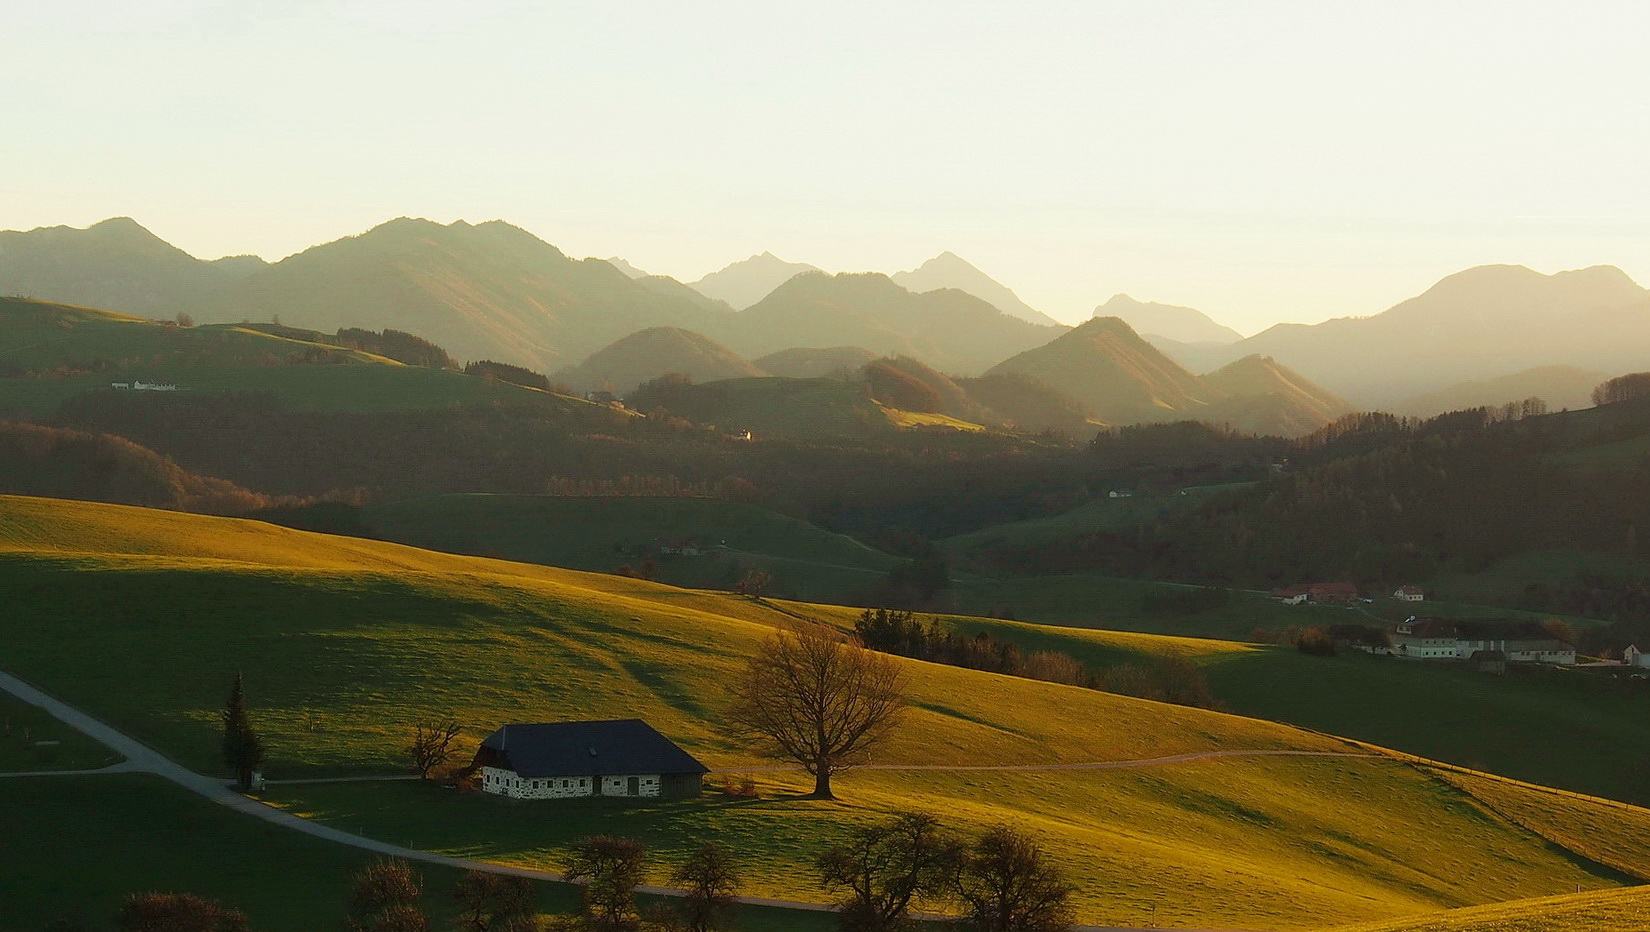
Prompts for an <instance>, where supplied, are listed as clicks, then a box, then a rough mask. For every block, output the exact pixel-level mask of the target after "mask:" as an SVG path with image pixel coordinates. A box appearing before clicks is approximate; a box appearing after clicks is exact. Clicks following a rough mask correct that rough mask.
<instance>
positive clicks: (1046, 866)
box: [956, 825, 1076, 932]
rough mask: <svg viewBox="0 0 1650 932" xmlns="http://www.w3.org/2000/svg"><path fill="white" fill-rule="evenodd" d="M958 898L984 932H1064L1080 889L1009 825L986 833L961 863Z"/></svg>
mask: <svg viewBox="0 0 1650 932" xmlns="http://www.w3.org/2000/svg"><path fill="white" fill-rule="evenodd" d="M956 887H957V895H958V897H960V898H961V899H962V901H963V902H964V903H965V904H967V906H968V920H969V922H970V923H971V927H972V928H975V929H978V930H980V932H1065V930H1068V929H1070V928H1071V924H1072V921H1073V915H1072V909H1071V895H1072V894H1073V893H1074V892H1076V888H1075V887H1073V886H1072V885H1071V884H1069V883H1067V882H1066V879H1065V877H1064V876H1063V875H1062V874H1061V873H1060V869H1059V868H1058V867H1056V866H1055V865H1054V864H1052V863H1050V862H1049V860H1048V859H1047V857H1046V856H1045V855H1044V854H1043V849H1042V847H1041V846H1039V845H1038V844H1037V841H1036V839H1034V838H1032V837H1031V836H1030V835H1027V834H1026V833H1024V832H1022V831H1019V830H1018V829H1015V828H1012V827H1010V826H1007V825H999V826H997V827H996V828H993V829H991V830H990V831H988V832H986V833H985V835H983V836H982V837H981V838H980V839H979V840H978V841H976V842H975V843H974V845H973V846H972V847H971V848H970V849H969V850H968V853H967V854H966V855H965V856H964V857H963V859H962V862H961V867H960V869H959V870H958V872H957V883H956Z"/></svg>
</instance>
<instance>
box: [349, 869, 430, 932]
mask: <svg viewBox="0 0 1650 932" xmlns="http://www.w3.org/2000/svg"><path fill="white" fill-rule="evenodd" d="M423 892H424V884H423V882H422V881H421V880H420V879H419V877H418V875H417V874H416V873H414V872H413V869H412V868H411V867H409V866H408V865H407V862H406V861H397V860H394V859H390V858H385V859H382V860H378V861H373V862H372V863H371V864H368V865H367V866H366V867H363V868H361V872H360V873H358V874H356V875H355V880H354V882H353V883H352V884H351V886H350V902H349V927H350V929H351V930H353V932H429V928H430V920H429V918H428V917H426V916H425V915H424V911H423V910H422V909H420V908H419V905H418V899H419V897H420V896H421V895H422V894H423Z"/></svg>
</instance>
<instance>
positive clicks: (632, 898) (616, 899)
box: [566, 835, 647, 932]
mask: <svg viewBox="0 0 1650 932" xmlns="http://www.w3.org/2000/svg"><path fill="white" fill-rule="evenodd" d="M646 855H647V849H646V848H645V847H644V846H643V845H642V843H641V842H639V841H636V840H635V839H632V838H615V837H613V836H611V835H592V836H590V837H588V838H584V839H581V840H580V841H579V843H578V844H577V845H576V846H575V847H574V848H573V859H572V861H570V862H569V863H568V865H567V871H566V875H567V879H568V880H572V881H583V882H584V891H583V900H584V915H585V919H586V920H587V921H588V922H589V923H590V925H591V926H593V927H595V928H597V929H602V930H604V932H605V930H617V929H633V928H635V927H636V919H637V917H636V886H637V885H638V884H640V883H641V882H642V865H643V860H644V858H645V857H646Z"/></svg>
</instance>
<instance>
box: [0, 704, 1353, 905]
mask: <svg viewBox="0 0 1650 932" xmlns="http://www.w3.org/2000/svg"><path fill="white" fill-rule="evenodd" d="M0 690H4V691H6V692H8V693H11V694H12V695H14V696H16V697H17V698H19V699H21V700H23V701H24V702H27V703H29V704H30V705H34V706H39V707H40V708H42V709H44V710H46V711H47V712H48V713H50V714H51V715H52V716H53V717H55V718H57V719H58V720H59V721H61V722H63V723H64V724H67V725H70V726H72V727H74V728H76V729H78V730H80V731H81V732H84V733H85V734H86V735H87V736H89V737H91V738H94V739H96V740H97V741H99V742H101V743H102V744H103V745H105V746H106V747H108V748H109V749H110V750H113V751H115V752H116V753H118V754H121V755H124V756H125V758H126V759H125V760H124V761H121V762H120V763H118V764H111V765H109V766H108V767H103V768H100V769H97V770H49V771H31V772H27V773H4V774H0V778H13V777H17V778H44V777H73V776H84V775H88V774H119V773H147V774H154V775H156V776H160V777H163V778H165V779H167V780H170V781H171V782H173V783H176V784H177V785H179V786H181V787H183V788H184V789H186V790H189V791H191V792H193V793H197V794H199V795H201V796H204V797H206V798H207V799H210V800H212V801H213V802H215V803H219V804H220V805H223V806H227V807H228V808H230V809H234V810H235V811H237V812H241V813H245V814H246V815H249V816H252V817H254V818H259V819H263V820H264V821H266V822H273V823H275V824H276V825H280V826H282V827H284V828H289V829H292V830H293V831H298V832H303V833H304V834H306V835H313V836H315V837H316V838H322V839H325V840H327V841H331V842H336V843H338V844H341V845H349V846H350V847H352V848H359V849H361V850H363V851H371V852H374V853H377V854H384V855H389V856H392V857H398V858H404V859H406V860H409V861H422V862H424V863H427V864H440V865H443V866H445V867H456V868H459V869H460V870H479V871H487V872H490V873H494V874H509V875H512V876H516V877H527V878H530V879H533V880H546V881H554V882H566V878H564V877H563V876H562V875H561V874H557V873H554V872H552V871H541V870H533V869H531V868H525V867H509V866H507V865H503V864H489V863H487V862H486V861H471V860H466V859H464V858H452V857H447V856H446V855H442V854H433V853H431V852H428V851H419V850H417V849H414V848H403V847H401V846H399V845H392V844H388V843H386V842H382V841H376V840H374V839H371V838H366V837H363V836H361V835H352V834H350V833H349V832H343V831H339V830H338V829H335V828H332V827H330V826H327V825H322V824H321V823H319V822H312V821H310V820H309V819H303V818H299V817H298V816H295V815H293V814H291V813H290V812H287V811H285V810H283V809H277V808H275V807H274V806H269V805H265V804H264V803H261V802H259V801H258V800H256V799H252V798H250V797H247V796H243V795H241V794H240V793H238V792H236V791H235V790H234V789H233V788H231V786H230V784H228V783H226V782H224V779H223V778H221V777H209V776H204V775H202V774H198V773H196V772H194V771H193V770H190V769H189V768H187V767H184V766H183V765H182V764H179V763H177V762H176V761H173V760H172V759H170V758H168V757H166V756H165V755H163V754H161V753H160V752H159V751H156V750H155V749H153V748H151V747H149V746H148V745H146V744H143V743H142V742H140V741H138V740H137V739H135V738H132V737H130V736H128V735H126V734H124V733H123V732H120V731H116V730H115V729H114V728H111V727H110V726H108V725H106V724H104V723H103V722H101V721H99V720H98V719H95V718H93V717H92V716H90V715H87V714H86V713H84V712H82V711H80V710H79V709H76V708H74V707H73V706H71V705H68V704H67V703H64V702H62V701H60V700H58V699H55V698H53V697H51V696H49V695H47V694H46V693H43V692H41V691H40V690H38V689H35V688H34V687H33V686H30V685H29V684H27V683H25V682H23V681H22V680H20V679H18V678H17V677H15V676H12V675H11V674H9V673H0ZM1276 756H1295V757H1300V756H1307V757H1379V756H1381V755H1378V754H1366V753H1350V752H1348V753H1339V752H1334V751H1276V750H1255V751H1241V750H1237V751H1204V752H1201V753H1197V754H1178V755H1175V756H1172V757H1158V758H1152V759H1149V760H1136V761H1107V762H1098V763H1092V764H1013V765H1008V764H1005V765H984V764H982V765H979V766H974V767H969V766H942V765H924V764H912V765H899V764H884V765H876V766H875V767H874V769H877V770H1114V769H1123V768H1130V767H1154V766H1162V765H1166V764H1180V763H1189V762H1193V761H1199V760H1210V759H1215V758H1222V757H1276ZM770 769H771V770H773V771H779V770H792V769H796V768H770ZM867 769H872V768H867ZM734 772H737V773H752V772H756V771H751V770H749V769H746V770H740V771H734ZM292 782H308V781H292ZM637 890H639V891H640V892H642V893H649V894H655V895H659V896H680V895H681V892H682V891H680V890H672V889H668V888H664V887H638V888H637ZM739 902H741V903H744V904H747V905H751V906H772V907H777V908H781V909H803V910H811V911H816V912H826V911H829V910H830V909H831V907H829V906H825V905H822V904H819V903H803V902H799V901H796V900H776V899H768V898H765V897H754V896H746V897H739ZM933 918H941V917H937V916H936V917H933ZM1077 929H1078V932H1153V930H1148V929H1144V928H1142V927H1138V926H1129V927H1124V926H1078V927H1077ZM1175 932H1237V930H1191V929H1179V930H1175Z"/></svg>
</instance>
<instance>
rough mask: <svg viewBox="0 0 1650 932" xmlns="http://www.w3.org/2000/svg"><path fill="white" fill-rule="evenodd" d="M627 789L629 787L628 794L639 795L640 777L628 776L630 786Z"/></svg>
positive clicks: (640, 788)
mask: <svg viewBox="0 0 1650 932" xmlns="http://www.w3.org/2000/svg"><path fill="white" fill-rule="evenodd" d="M629 789H630V795H632V796H637V795H640V794H641V792H642V781H641V778H640V777H631V778H630V787H629Z"/></svg>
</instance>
